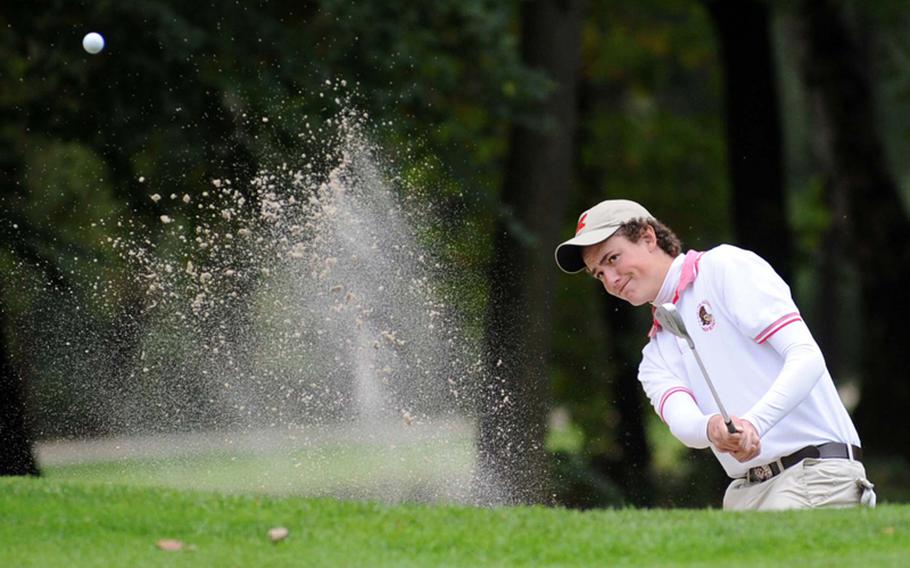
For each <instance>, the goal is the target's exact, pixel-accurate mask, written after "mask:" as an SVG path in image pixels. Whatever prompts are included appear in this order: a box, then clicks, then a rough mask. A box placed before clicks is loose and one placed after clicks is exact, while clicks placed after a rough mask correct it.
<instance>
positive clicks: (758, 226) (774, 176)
mask: <svg viewBox="0 0 910 568" xmlns="http://www.w3.org/2000/svg"><path fill="white" fill-rule="evenodd" d="M705 4H706V5H707V7H708V12H709V13H710V14H711V19H712V21H713V23H714V29H715V30H716V34H717V39H718V51H719V53H720V56H721V58H720V59H721V63H722V67H723V73H722V74H723V78H724V108H725V113H724V115H725V118H726V120H725V121H724V122H725V126H726V134H727V163H728V164H729V166H728V167H729V171H730V180H731V190H732V218H733V227H734V234H735V237H736V244H737V245H739V246H742V247H743V248H746V249H749V250H751V251H754V252H756V253H757V254H758V255H759V256H761V257H762V258H764V259H765V260H767V261H768V262H769V263H771V265H772V266H773V267H774V269H775V270H776V271H777V272H778V274H780V275H781V276H782V277H783V278H784V280H786V281H788V282H790V281H791V275H792V271H791V267H790V251H791V237H790V229H789V223H788V216H787V202H786V192H785V191H784V173H783V136H782V133H781V127H780V122H781V116H780V105H779V104H778V90H777V69H776V66H775V63H774V51H773V48H772V37H771V4H770V3H769V2H765V1H763V0H749V1H742V2H740V1H735V0H709V1H706V2H705Z"/></svg>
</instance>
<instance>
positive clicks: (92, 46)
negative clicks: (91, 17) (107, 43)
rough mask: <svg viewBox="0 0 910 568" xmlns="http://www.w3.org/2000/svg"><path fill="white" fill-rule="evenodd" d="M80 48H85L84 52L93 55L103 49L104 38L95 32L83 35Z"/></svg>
mask: <svg viewBox="0 0 910 568" xmlns="http://www.w3.org/2000/svg"><path fill="white" fill-rule="evenodd" d="M82 47H83V48H85V51H87V52H89V53H91V54H92V55H95V54H96V53H99V52H100V51H101V50H102V49H104V38H103V37H101V34H97V33H95V32H91V33H88V34H85V37H84V38H82Z"/></svg>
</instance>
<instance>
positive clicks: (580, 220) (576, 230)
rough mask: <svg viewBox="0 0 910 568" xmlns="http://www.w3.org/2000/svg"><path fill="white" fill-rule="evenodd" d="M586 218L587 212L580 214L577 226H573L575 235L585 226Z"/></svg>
mask: <svg viewBox="0 0 910 568" xmlns="http://www.w3.org/2000/svg"><path fill="white" fill-rule="evenodd" d="M587 218H588V214H587V213H585V214H584V215H582V216H581V219H579V220H578V226H577V227H575V234H576V235H577V234H578V233H580V232H581V230H582V229H584V228H585V219H587Z"/></svg>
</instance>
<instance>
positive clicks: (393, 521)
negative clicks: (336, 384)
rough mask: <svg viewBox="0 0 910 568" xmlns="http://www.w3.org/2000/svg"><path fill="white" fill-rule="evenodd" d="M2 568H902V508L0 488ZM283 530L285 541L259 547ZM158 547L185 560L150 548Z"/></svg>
mask: <svg viewBox="0 0 910 568" xmlns="http://www.w3.org/2000/svg"><path fill="white" fill-rule="evenodd" d="M0 515H2V519H0V566H17V567H18V566H23V567H28V566H34V567H39V566H40V567H48V566H66V567H67V568H77V567H83V566H99V567H100V566H485V565H490V566H542V565H550V566H724V567H731V566H737V567H739V566H756V567H758V566H762V567H766V566H768V565H769V564H771V563H775V562H780V561H786V562H787V563H788V564H787V565H795V566H801V567H803V566H863V567H871V566H906V565H907V558H910V507H907V506H897V505H888V506H883V507H879V508H878V509H875V510H867V509H860V510H828V511H794V512H785V513H760V514H757V513H751V514H749V513H724V512H722V511H716V510H704V511H692V510H672V511H666V510H632V509H627V510H615V511H614V510H606V511H589V512H578V511H567V510H562V509H545V508H539V507H514V508H501V509H479V508H471V507H452V506H426V505H419V506H418V505H400V506H389V505H378V504H373V503H363V502H359V503H358V502H345V501H336V500H330V499H316V500H313V499H302V498H277V497H265V496H249V495H230V496H226V495H219V494H214V493H203V492H189V491H186V492H180V491H173V490H161V489H153V488H136V487H129V486H122V485H105V484H97V483H95V484H84V483H79V482H71V481H66V482H64V481H51V480H44V479H22V478H9V479H3V480H0ZM276 526H283V527H287V528H288V529H289V531H290V536H289V537H288V538H287V539H286V540H284V541H282V542H278V543H275V544H273V543H271V542H270V541H269V539H268V537H267V533H268V530H269V529H270V528H272V527H276ZM161 539H176V540H179V541H181V542H182V543H184V548H183V550H180V551H177V552H166V551H163V550H159V549H158V548H156V546H155V543H156V542H157V541H159V540H161Z"/></svg>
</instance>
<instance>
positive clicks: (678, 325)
mask: <svg viewBox="0 0 910 568" xmlns="http://www.w3.org/2000/svg"><path fill="white" fill-rule="evenodd" d="M654 317H655V318H656V319H657V323H659V324H660V327H662V328H664V329H665V330H667V331H669V332H670V333H672V334H673V335H675V336H676V337H681V338H683V339H685V340H686V343H688V344H689V349H691V350H692V354H693V355H695V361H697V362H698V367H699V368H700V369H701V374H702V375H704V377H705V382H706V383H708V388H709V389H711V394H712V395H713V396H714V402H716V403H717V408H718V409H719V410H720V415H721V416H722V417H723V419H724V424H726V425H727V432H729V433H731V434H735V433H736V432H737V431H738V430H737V429H736V426H734V425H733V421H732V420H730V416H729V415H728V414H727V410H726V409H725V408H724V405H723V403H722V402H721V401H720V397H719V396H717V391H716V390H714V383H712V382H711V377H709V376H708V370H707V369H705V364H704V363H702V361H701V357H699V356H698V351H696V350H695V342H694V341H692V338H691V337H690V336H689V332H688V331H686V324H685V323H684V322H683V319H682V316H681V315H679V310H677V309H676V306H675V305H674V304H670V303H666V304H661V305H659V306H657V308H656V309H655V310H654Z"/></svg>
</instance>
